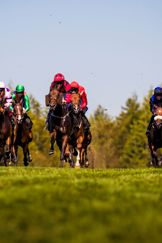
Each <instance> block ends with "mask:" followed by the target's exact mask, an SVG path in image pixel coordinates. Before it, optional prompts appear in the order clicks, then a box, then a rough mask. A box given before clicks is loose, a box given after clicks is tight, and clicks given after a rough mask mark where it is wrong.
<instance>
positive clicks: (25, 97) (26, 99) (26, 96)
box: [24, 94, 30, 112]
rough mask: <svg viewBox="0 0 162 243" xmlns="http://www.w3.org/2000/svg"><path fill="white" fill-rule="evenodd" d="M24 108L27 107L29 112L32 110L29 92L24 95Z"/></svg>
mask: <svg viewBox="0 0 162 243" xmlns="http://www.w3.org/2000/svg"><path fill="white" fill-rule="evenodd" d="M24 108H25V110H26V112H28V111H29V110H30V104H29V97H28V95H27V94H26V95H24Z"/></svg>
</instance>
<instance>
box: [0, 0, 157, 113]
mask: <svg viewBox="0 0 162 243" xmlns="http://www.w3.org/2000/svg"><path fill="white" fill-rule="evenodd" d="M57 72H62V73H63V74H64V75H65V78H66V79H67V80H68V81H70V82H71V81H73V80H77V81H78V82H79V83H80V84H82V85H84V86H85V88H86V90H87V94H88V100H89V113H91V112H93V111H94V110H95V109H96V107H97V105H98V104H100V105H102V106H103V107H105V108H107V109H108V114H109V115H111V116H116V115H118V114H119V113H120V111H121V106H124V105H125V102H126V100H127V99H128V98H129V97H131V96H132V95H133V94H134V93H136V94H137V95H138V97H139V101H140V100H142V98H143V97H144V96H145V95H146V94H147V92H148V90H149V89H150V88H151V86H152V87H154V86H157V85H160V84H161V83H162V1H160V0H122V1H121V0H28V1H25V0H0V80H5V81H6V82H7V83H8V82H9V81H11V80H12V81H13V82H14V85H16V84H17V83H22V84H24V85H25V87H26V90H27V92H28V93H31V94H33V95H34V96H35V97H36V98H37V99H38V101H39V102H40V103H41V104H42V105H44V95H45V94H46V93H47V92H48V90H49V85H50V83H51V81H52V79H53V76H54V74H55V73H57Z"/></svg>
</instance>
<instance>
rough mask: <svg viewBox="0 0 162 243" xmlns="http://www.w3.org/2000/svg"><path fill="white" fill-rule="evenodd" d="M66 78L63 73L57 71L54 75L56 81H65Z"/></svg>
mask: <svg viewBox="0 0 162 243" xmlns="http://www.w3.org/2000/svg"><path fill="white" fill-rule="evenodd" d="M64 80H65V77H64V75H63V74H62V73H57V74H56V75H55V76H54V81H55V82H60V81H64Z"/></svg>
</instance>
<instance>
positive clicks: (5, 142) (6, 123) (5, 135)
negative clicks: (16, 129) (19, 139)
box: [0, 107, 12, 166]
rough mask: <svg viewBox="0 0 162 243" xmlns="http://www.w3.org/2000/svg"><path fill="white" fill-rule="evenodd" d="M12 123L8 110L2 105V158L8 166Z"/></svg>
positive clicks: (0, 156) (0, 115)
mask: <svg viewBox="0 0 162 243" xmlns="http://www.w3.org/2000/svg"><path fill="white" fill-rule="evenodd" d="M11 137H12V124H11V121H10V118H9V115H8V111H7V110H6V111H5V110H4V109H3V108H2V107H0V160H1V161H2V162H4V165H5V166H7V159H8V157H9V155H10V151H11Z"/></svg>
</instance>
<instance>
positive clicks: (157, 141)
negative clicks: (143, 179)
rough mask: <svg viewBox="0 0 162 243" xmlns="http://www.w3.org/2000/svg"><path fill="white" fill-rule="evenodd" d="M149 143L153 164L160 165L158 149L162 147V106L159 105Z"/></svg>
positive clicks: (161, 162)
mask: <svg viewBox="0 0 162 243" xmlns="http://www.w3.org/2000/svg"><path fill="white" fill-rule="evenodd" d="M148 144H149V149H150V153H151V158H152V161H151V165H153V166H155V167H158V166H159V165H161V164H162V161H159V160H158V156H157V150H158V149H159V148H162V107H157V108H156V110H155V114H154V118H153V123H152V126H151V129H150V134H149V135H148Z"/></svg>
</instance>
